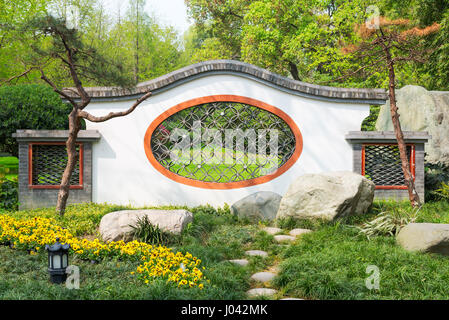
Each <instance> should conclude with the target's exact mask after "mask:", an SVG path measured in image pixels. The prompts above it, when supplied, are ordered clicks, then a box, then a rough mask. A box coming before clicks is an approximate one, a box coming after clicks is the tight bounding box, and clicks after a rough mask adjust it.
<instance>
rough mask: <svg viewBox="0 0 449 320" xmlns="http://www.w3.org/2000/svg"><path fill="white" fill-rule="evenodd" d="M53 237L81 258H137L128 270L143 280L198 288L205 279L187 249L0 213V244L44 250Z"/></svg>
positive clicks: (198, 264)
mask: <svg viewBox="0 0 449 320" xmlns="http://www.w3.org/2000/svg"><path fill="white" fill-rule="evenodd" d="M56 238H59V239H60V242H61V243H68V244H69V245H70V250H71V253H73V254H75V255H77V256H78V257H79V258H81V259H93V260H99V259H103V258H107V257H120V258H126V259H131V260H136V261H139V262H140V263H141V264H140V265H139V266H138V267H137V269H136V272H132V273H133V274H136V275H138V276H139V278H140V279H142V280H143V281H145V283H149V282H150V281H151V280H153V279H158V278H161V279H166V280H167V282H171V283H174V284H176V285H177V286H178V287H198V288H200V289H202V288H203V287H204V283H205V282H207V281H205V280H204V276H203V273H202V272H201V270H200V264H201V260H200V259H198V258H197V257H194V256H192V255H191V254H190V253H188V252H187V253H186V254H183V253H181V252H177V253H175V252H173V251H172V249H170V248H167V247H165V246H157V247H156V246H152V245H150V244H147V243H144V242H139V241H131V242H128V243H125V242H123V241H115V242H114V241H113V242H108V243H102V242H100V240H98V239H95V240H87V239H79V238H76V237H74V236H73V235H72V234H70V232H69V231H68V230H67V229H64V228H63V227H61V226H58V225H57V224H56V222H55V220H53V219H48V218H40V217H39V218H38V217H36V218H31V219H24V220H19V219H15V218H12V217H10V216H7V215H0V243H7V242H10V243H11V244H13V245H14V247H15V248H17V249H27V250H32V252H39V251H42V250H44V247H45V245H46V244H53V243H54V242H55V241H56ZM203 269H204V268H203Z"/></svg>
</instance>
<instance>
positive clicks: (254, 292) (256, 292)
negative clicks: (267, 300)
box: [246, 288, 277, 298]
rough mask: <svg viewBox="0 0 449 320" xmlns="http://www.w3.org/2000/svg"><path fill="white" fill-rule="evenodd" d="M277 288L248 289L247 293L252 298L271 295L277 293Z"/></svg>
mask: <svg viewBox="0 0 449 320" xmlns="http://www.w3.org/2000/svg"><path fill="white" fill-rule="evenodd" d="M276 292H277V290H275V289H268V288H255V289H251V290H248V291H247V292H246V294H247V295H248V297H250V298H260V297H270V296H273V295H275V294H276Z"/></svg>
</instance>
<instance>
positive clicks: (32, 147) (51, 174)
mask: <svg viewBox="0 0 449 320" xmlns="http://www.w3.org/2000/svg"><path fill="white" fill-rule="evenodd" d="M28 148H29V149H28V151H29V172H28V174H29V186H30V188H41V189H57V188H59V186H60V184H61V179H62V175H63V173H64V169H65V167H66V165H67V151H66V146H65V143H63V142H61V143H59V142H58V143H30V144H29V147H28ZM76 151H77V153H78V161H77V163H76V166H75V170H74V171H73V174H72V177H71V179H70V188H71V189H81V188H82V187H83V166H82V163H83V145H82V144H80V143H78V144H77V145H76Z"/></svg>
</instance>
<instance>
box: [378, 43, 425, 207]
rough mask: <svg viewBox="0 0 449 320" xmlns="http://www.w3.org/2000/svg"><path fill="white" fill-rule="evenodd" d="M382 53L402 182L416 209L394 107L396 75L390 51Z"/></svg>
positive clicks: (412, 186)
mask: <svg viewBox="0 0 449 320" xmlns="http://www.w3.org/2000/svg"><path fill="white" fill-rule="evenodd" d="M384 51H385V54H386V61H387V67H388V77H389V88H388V96H389V99H390V113H391V121H392V123H393V128H394V132H395V135H396V140H397V142H398V148H399V156H400V158H401V167H402V172H403V173H404V180H405V184H406V185H407V189H408V196H409V199H410V203H411V204H412V206H413V207H418V206H420V205H421V203H420V200H419V195H418V193H417V192H416V187H415V182H414V179H413V175H412V174H411V170H410V162H409V161H408V157H407V146H406V145H405V141H404V134H403V132H402V128H401V123H400V122H399V114H398V107H397V105H396V90H395V89H396V87H395V79H396V75H395V72H394V62H393V59H392V57H391V53H390V50H389V49H388V47H384Z"/></svg>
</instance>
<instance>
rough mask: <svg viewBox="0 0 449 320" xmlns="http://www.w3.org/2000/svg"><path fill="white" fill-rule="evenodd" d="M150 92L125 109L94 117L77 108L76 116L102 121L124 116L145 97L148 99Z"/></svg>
mask: <svg viewBox="0 0 449 320" xmlns="http://www.w3.org/2000/svg"><path fill="white" fill-rule="evenodd" d="M151 94H152V93H151V92H147V93H146V94H144V95H143V96H142V97H140V98H139V99H137V101H136V102H135V103H134V104H133V105H132V107H131V108H129V109H128V110H126V111H121V112H111V113H109V114H107V115H105V116H103V117H96V116H93V115H91V114H90V113H88V112H86V111H83V110H79V111H78V116H79V117H81V118H83V119H86V120H89V121H92V122H104V121H107V120H110V119H112V118H117V117H123V116H126V115H128V114H130V113H131V112H133V111H134V110H135V109H136V108H137V106H138V105H139V104H141V103H142V102H143V101H145V100H146V99H148V98H149V97H150V96H151Z"/></svg>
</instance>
